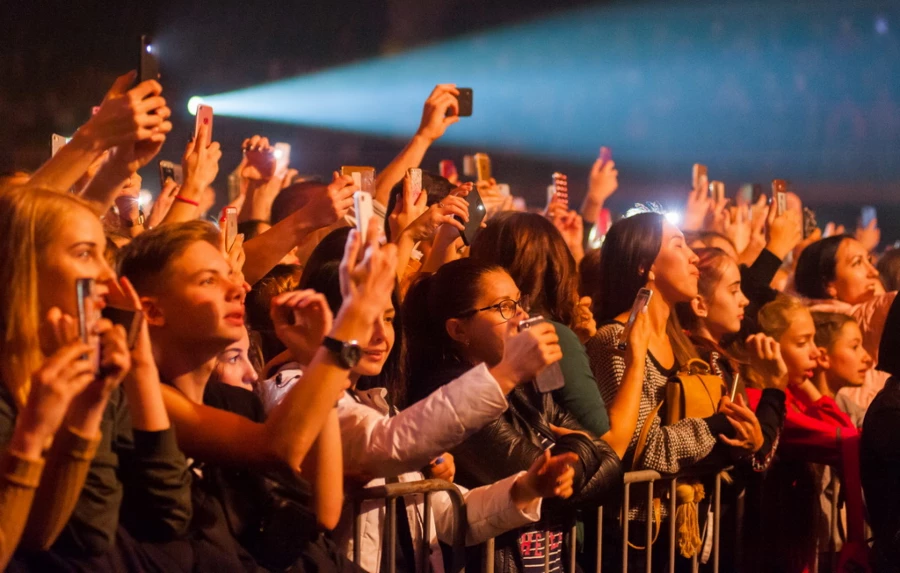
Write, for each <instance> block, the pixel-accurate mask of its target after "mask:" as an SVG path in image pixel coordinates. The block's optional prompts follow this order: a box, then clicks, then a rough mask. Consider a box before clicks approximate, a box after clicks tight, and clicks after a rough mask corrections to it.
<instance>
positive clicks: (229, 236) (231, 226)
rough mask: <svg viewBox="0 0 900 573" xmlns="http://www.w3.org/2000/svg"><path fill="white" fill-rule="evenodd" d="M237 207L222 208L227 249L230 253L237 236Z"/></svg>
mask: <svg viewBox="0 0 900 573" xmlns="http://www.w3.org/2000/svg"><path fill="white" fill-rule="evenodd" d="M237 216H238V212H237V207H230V206H229V207H225V209H223V210H222V230H223V232H224V233H225V250H226V251H228V252H229V253H230V252H231V249H232V248H233V247H234V240H235V238H237Z"/></svg>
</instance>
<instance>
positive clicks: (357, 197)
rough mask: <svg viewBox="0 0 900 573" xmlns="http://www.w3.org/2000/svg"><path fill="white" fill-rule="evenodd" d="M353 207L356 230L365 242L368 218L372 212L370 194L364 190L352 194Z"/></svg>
mask: <svg viewBox="0 0 900 573" xmlns="http://www.w3.org/2000/svg"><path fill="white" fill-rule="evenodd" d="M353 209H354V211H355V213H356V230H357V231H359V234H360V237H361V240H362V242H363V243H365V242H366V237H368V235H367V233H368V231H369V220H370V219H371V218H372V215H373V214H374V210H373V206H372V195H371V194H370V193H366V192H365V191H357V192H356V193H354V194H353Z"/></svg>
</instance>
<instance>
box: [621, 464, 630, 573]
mask: <svg viewBox="0 0 900 573" xmlns="http://www.w3.org/2000/svg"><path fill="white" fill-rule="evenodd" d="M630 508H631V482H629V481H628V474H625V497H624V500H623V502H622V571H628V510H629V509H630Z"/></svg>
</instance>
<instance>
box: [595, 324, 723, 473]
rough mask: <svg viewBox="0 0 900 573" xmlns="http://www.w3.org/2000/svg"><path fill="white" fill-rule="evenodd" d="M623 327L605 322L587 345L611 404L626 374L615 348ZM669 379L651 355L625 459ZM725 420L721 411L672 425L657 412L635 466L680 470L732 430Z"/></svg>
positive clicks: (701, 455)
mask: <svg viewBox="0 0 900 573" xmlns="http://www.w3.org/2000/svg"><path fill="white" fill-rule="evenodd" d="M621 330H622V325H620V324H617V323H613V324H608V325H604V326H603V327H601V328H600V329H598V330H597V334H596V335H594V337H593V338H592V339H591V340H589V341H588V343H587V344H586V345H585V348H586V350H587V353H588V356H589V357H590V361H591V369H592V370H593V371H594V377H595V378H596V379H597V385H598V386H599V387H600V393H601V394H602V395H603V400H604V401H605V402H606V403H607V404H611V403H612V402H613V400H615V397H616V393H617V392H618V389H619V384H620V383H621V382H622V377H623V376H624V374H625V360H624V358H623V357H622V356H621V355H619V354H618V353H616V351H615V346H616V342H617V341H618V335H619V332H620V331H621ZM666 381H667V377H666V376H665V375H664V374H663V373H662V372H660V371H659V369H658V367H657V365H656V364H655V363H654V362H653V360H651V358H650V357H649V356H648V357H647V363H646V367H645V369H644V384H643V389H642V390H641V404H640V408H639V412H638V420H637V426H636V428H635V432H634V435H633V436H632V438H631V443H630V444H629V446H628V451H627V452H626V454H625V459H626V460H628V461H629V462H630V461H631V460H632V459H633V457H634V450H635V447H636V446H637V441H638V437H639V436H640V433H641V429H642V428H643V427H644V424H645V422H647V419H648V417H649V416H650V414H651V412H652V411H653V409H654V408H656V406H657V404H658V403H659V401H660V400H662V399H663V398H664V397H665V387H666ZM723 422H724V424H725V425H727V424H728V422H727V420H725V419H724V416H722V415H721V414H717V415H715V416H712V417H711V418H705V419H701V418H686V419H684V420H681V421H679V422H678V423H676V424H673V425H671V426H663V425H662V418H661V417H660V415H659V414H657V415H656V416H654V418H653V419H652V420H650V422H649V424H650V428H649V432H648V434H647V445H646V448H645V449H644V452H643V454H642V455H641V458H640V459H638V460H637V463H636V464H635V466H634V467H635V468H636V469H651V470H656V471H658V472H660V473H677V472H679V471H680V470H682V469H683V468H685V467H688V466H690V465H692V464H694V463H696V462H698V461H700V460H702V459H703V458H705V457H706V456H707V455H709V453H710V452H711V451H712V449H713V446H715V445H716V435H717V434H718V433H719V432H720V431H723V432H726V433H727V431H728V430H727V429H726V428H724V427H723V426H722V423H723ZM711 428H712V429H711Z"/></svg>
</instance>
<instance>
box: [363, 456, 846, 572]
mask: <svg viewBox="0 0 900 573" xmlns="http://www.w3.org/2000/svg"><path fill="white" fill-rule="evenodd" d="M730 469H731V468H726V469H724V470H720V471H718V472H716V473H715V474H713V473H711V472H706V473H702V472H684V473H681V474H678V475H674V476H671V475H664V474H660V473H659V472H656V471H653V470H640V471H634V472H627V473H626V474H625V477H624V491H623V502H622V513H621V515H620V517H619V520H620V523H621V531H622V572H623V573H625V572H627V571H628V564H629V560H628V557H629V549H630V548H629V545H628V535H629V530H630V528H631V523H630V520H629V519H628V514H629V512H630V510H631V501H632V496H631V487H632V486H633V485H636V484H647V497H646V503H647V512H648V516H649V515H650V508H651V507H652V506H653V499H654V489H655V488H656V486H657V482H669V483H668V488H669V501H668V504H669V505H668V508H669V512H668V513H669V516H668V518H667V519H666V520H665V521H664V522H663V524H665V525H666V527H667V529H668V537H669V544H668V553H669V559H668V561H669V566H668V571H669V573H674V571H675V554H676V553H675V552H676V547H677V545H678V543H677V540H676V538H675V534H676V531H675V519H674V515H675V509H676V503H675V502H676V488H677V487H678V482H679V480H684V479H688V478H698V477H700V478H702V477H711V476H712V477H714V480H715V486H714V491H713V495H712V512H713V523H712V548H711V556H710V563H711V565H712V570H713V573H719V571H720V568H719V557H720V543H719V542H720V539H719V538H720V534H721V526H722V524H721V497H722V479H723V476H724V475H725V474H726V473H727V472H728V471H729V470H730ZM837 482H838V479H837V478H833V480H832V484H831V485H832V492H831V507H830V512H828V515H827V517H828V531H829V541H828V545H827V548H826V549H825V551H824V552H823V553H828V554H830V559H831V565H832V567H831V569H830V570H834V566H835V564H836V561H837V551H836V547H835V539H836V538H837V533H838V524H839V515H840V513H839V495H838V492H839V488H838V487H837ZM439 491H445V492H447V493H448V494H449V495H450V499H451V500H452V502H453V508H454V511H455V512H456V520H457V523H458V524H459V527H457V530H456V538H455V539H454V542H453V556H452V566H451V568H450V569H449V570H448V573H463V572H464V571H465V559H466V552H465V540H466V527H465V526H466V523H467V522H466V507H465V503H464V500H463V497H462V494H460V492H459V490H458V489H456V487H455V486H453V484H451V483H449V482H446V481H443V480H423V481H416V482H406V483H391V484H386V485H383V486H376V487H369V488H365V489H363V490H361V492H360V493H359V494H358V495H356V496H355V498H354V510H355V512H356V513H355V515H356V519H355V521H354V531H353V538H354V546H353V560H354V561H355V562H359V557H360V535H361V532H360V529H361V527H360V523H361V519H362V518H363V515H362V514H361V504H362V502H363V501H366V500H374V499H384V500H385V502H386V504H387V520H386V523H385V529H386V531H387V532H388V533H387V541H388V548H387V558H388V560H389V561H388V562H389V563H390V564H391V565H390V571H389V573H396V554H395V548H396V546H397V528H396V524H397V498H399V497H401V496H406V495H414V494H423V495H424V496H425V512H424V513H425V515H424V516H423V518H424V524H425V525H424V535H423V536H422V547H421V551H419V556H418V558H419V559H420V563H419V564H418V567H417V570H418V571H420V572H421V573H427V572H428V571H429V570H430V562H429V555H430V550H429V549H430V543H429V539H430V537H431V495H432V494H433V493H435V492H439ZM741 502H742V500H740V499H739V500H738V505H739V506H740V505H741ZM742 513H743V512H742V511H740V509H738V512H737V520H738V523H740V521H741V518H742ZM701 522H703V519H701ZM663 524H658V527H660V528H662V527H663ZM644 527H645V528H646V530H645V533H646V539H647V544H646V547H645V548H644V549H640V550H635V551H643V552H644V559H645V563H646V570H647V571H648V572H649V571H653V567H652V564H653V543H651V541H652V540H653V520H651V519H648V520H647V521H646V522H645V523H644ZM707 527H708V526H704V525H701V537H704V543H703V545H704V546H705V545H706V541H705V536H703V531H704V530H706V528H707ZM570 534H571V537H570V539H575V535H576V528H575V526H573V527H572V529H571V532H570ZM739 537H740V535H738V539H736V540H735V542H736V543H737V544H738V545H739V544H740V539H739ZM596 544H597V545H596V549H597V560H596V573H602V572H603V563H602V561H603V507H600V508H598V509H597V539H596ZM818 549H821V548H817V552H816V561H815V563H814V564H813V568H812V573H817V572H818V570H819V562H818V559H819V553H820V551H819V550H818ZM494 550H495V543H494V540H493V539H490V540H488V541H487V542H485V543H484V554H483V567H482V569H483V571H484V573H494ZM543 550H544V551H543V553H544V572H545V573H549V571H550V536H549V535H544V548H543ZM737 550H738V552H739V551H740V549H739V547H738V548H737ZM701 552H702V548H701ZM566 561H567V562H568V563H567V564H566V563H564V567H563V569H564V570H566V571H568V573H575V571H576V547H575V543H569V555H568V559H566ZM691 564H692V570H693V571H694V572H695V573H696V572H697V571H699V567H700V564H699V560H698V557H697V556H696V555H695V556H694V558H693V559H692V561H691ZM566 565H568V567H566Z"/></svg>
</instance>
